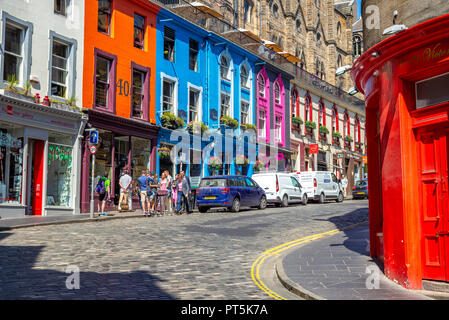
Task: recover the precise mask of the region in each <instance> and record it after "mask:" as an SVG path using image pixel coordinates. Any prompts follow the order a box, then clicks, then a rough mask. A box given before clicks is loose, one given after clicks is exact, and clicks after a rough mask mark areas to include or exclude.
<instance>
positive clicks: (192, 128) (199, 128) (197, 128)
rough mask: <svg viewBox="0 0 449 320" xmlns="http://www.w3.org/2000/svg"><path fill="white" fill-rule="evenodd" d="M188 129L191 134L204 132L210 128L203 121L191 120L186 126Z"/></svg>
mask: <svg viewBox="0 0 449 320" xmlns="http://www.w3.org/2000/svg"><path fill="white" fill-rule="evenodd" d="M186 130H187V132H188V133H190V134H204V133H206V132H207V131H208V130H209V127H208V126H206V125H205V124H204V123H202V122H201V121H190V122H189V123H188V124H187V126H186Z"/></svg>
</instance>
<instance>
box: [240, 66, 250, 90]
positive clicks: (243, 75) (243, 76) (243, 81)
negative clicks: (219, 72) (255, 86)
mask: <svg viewBox="0 0 449 320" xmlns="http://www.w3.org/2000/svg"><path fill="white" fill-rule="evenodd" d="M248 80H249V71H248V69H247V68H246V66H244V65H243V66H241V67H240V86H241V87H242V88H249V83H248Z"/></svg>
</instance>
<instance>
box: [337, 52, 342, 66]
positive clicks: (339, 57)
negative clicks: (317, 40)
mask: <svg viewBox="0 0 449 320" xmlns="http://www.w3.org/2000/svg"><path fill="white" fill-rule="evenodd" d="M341 66H343V58H342V57H341V54H339V55H338V58H337V68H340V67H341Z"/></svg>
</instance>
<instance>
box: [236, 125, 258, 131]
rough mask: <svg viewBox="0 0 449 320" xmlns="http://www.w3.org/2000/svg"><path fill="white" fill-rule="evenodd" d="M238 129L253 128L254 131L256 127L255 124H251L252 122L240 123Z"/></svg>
mask: <svg viewBox="0 0 449 320" xmlns="http://www.w3.org/2000/svg"><path fill="white" fill-rule="evenodd" d="M240 129H242V130H243V131H246V130H254V131H256V130H257V127H256V126H255V125H253V124H250V123H242V124H241V125H240Z"/></svg>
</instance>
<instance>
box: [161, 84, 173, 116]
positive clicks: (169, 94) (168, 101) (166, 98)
mask: <svg viewBox="0 0 449 320" xmlns="http://www.w3.org/2000/svg"><path fill="white" fill-rule="evenodd" d="M174 89H175V83H174V82H173V81H170V80H168V79H163V82H162V112H172V113H174V92H175V91H174Z"/></svg>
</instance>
